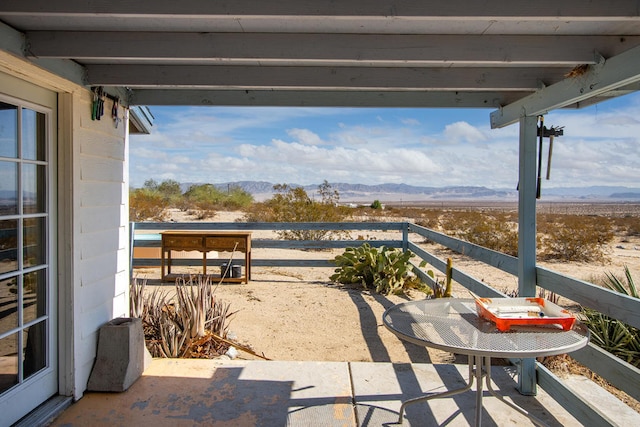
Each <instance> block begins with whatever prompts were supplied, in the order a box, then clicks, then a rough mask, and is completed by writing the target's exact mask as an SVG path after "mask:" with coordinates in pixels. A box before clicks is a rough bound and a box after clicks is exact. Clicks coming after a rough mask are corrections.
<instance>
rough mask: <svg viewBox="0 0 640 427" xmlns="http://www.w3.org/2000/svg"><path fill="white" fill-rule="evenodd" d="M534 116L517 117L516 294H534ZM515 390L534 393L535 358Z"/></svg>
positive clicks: (523, 370) (525, 361)
mask: <svg viewBox="0 0 640 427" xmlns="http://www.w3.org/2000/svg"><path fill="white" fill-rule="evenodd" d="M537 123H538V118H537V117H528V116H527V117H521V118H520V153H519V157H520V161H519V179H520V181H519V182H520V184H519V186H518V189H519V190H518V294H519V296H521V297H532V296H535V293H536V136H537V129H538V126H537ZM519 368H520V369H519V371H520V372H519V375H518V390H519V391H520V393H521V394H524V395H527V396H533V395H535V394H536V392H537V390H536V365H535V359H521V363H520V367H519Z"/></svg>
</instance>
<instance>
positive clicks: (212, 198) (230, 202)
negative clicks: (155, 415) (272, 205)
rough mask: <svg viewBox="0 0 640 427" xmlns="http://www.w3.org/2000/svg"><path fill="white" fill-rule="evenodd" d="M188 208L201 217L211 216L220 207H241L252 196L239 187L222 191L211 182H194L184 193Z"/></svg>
mask: <svg viewBox="0 0 640 427" xmlns="http://www.w3.org/2000/svg"><path fill="white" fill-rule="evenodd" d="M184 200H185V204H186V206H188V209H190V210H193V211H196V213H197V214H198V215H199V216H200V217H202V218H205V217H208V216H213V215H214V214H215V211H216V210H220V209H242V208H246V207H247V206H250V205H251V203H253V196H252V195H251V194H249V193H247V192H246V191H244V190H243V189H242V188H240V187H231V188H228V189H227V190H226V191H223V190H221V189H219V188H218V187H216V186H215V185H213V184H195V185H192V186H191V187H189V190H187V192H186V193H184Z"/></svg>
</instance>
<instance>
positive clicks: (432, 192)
mask: <svg viewBox="0 0 640 427" xmlns="http://www.w3.org/2000/svg"><path fill="white" fill-rule="evenodd" d="M190 185H192V183H191V184H182V186H183V189H184V190H186V189H188V188H189V186H190ZM273 185H274V184H272V183H270V182H266V181H235V182H225V183H220V184H215V186H216V187H218V188H220V189H222V190H226V189H229V188H231V187H240V188H242V189H243V190H244V191H246V192H248V193H250V194H252V195H253V197H254V198H255V199H256V200H257V201H261V200H265V199H268V198H270V197H271V196H272V195H273V194H274V191H273ZM288 185H289V186H290V187H303V188H304V190H305V191H306V192H307V194H309V195H310V196H313V195H315V194H317V190H318V186H319V184H313V185H298V184H288ZM330 185H331V188H332V189H334V190H337V191H338V193H339V194H340V200H341V201H343V202H372V201H373V200H380V201H381V202H392V201H396V202H397V201H407V202H408V201H445V200H486V201H493V200H495V201H517V200H518V192H517V191H516V189H515V188H513V189H491V188H487V187H481V186H448V187H422V186H414V185H408V184H376V185H367V184H348V183H342V182H337V183H330ZM542 200H547V201H556V200H557V201H585V202H596V201H601V202H606V201H609V202H625V201H627V202H640V188H631V187H622V186H590V187H560V188H544V186H543V187H542Z"/></svg>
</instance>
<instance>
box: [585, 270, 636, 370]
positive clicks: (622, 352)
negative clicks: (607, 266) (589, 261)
mask: <svg viewBox="0 0 640 427" xmlns="http://www.w3.org/2000/svg"><path fill="white" fill-rule="evenodd" d="M624 272H625V277H624V278H619V277H617V276H615V275H614V274H613V273H608V274H606V279H605V280H604V282H603V285H604V286H606V287H607V288H609V289H611V290H612V291H616V292H620V293H623V294H625V295H629V296H631V297H634V298H640V294H639V293H638V289H637V288H636V286H635V284H634V282H633V277H632V276H631V272H630V271H629V268H628V267H627V266H625V267H624ZM582 313H583V315H584V317H585V319H584V322H585V323H586V325H587V326H588V327H589V330H590V331H591V342H593V343H594V344H596V345H598V346H599V347H601V348H603V349H604V350H606V351H608V352H609V353H611V354H613V355H615V356H617V357H619V358H620V359H622V360H624V361H626V362H627V363H630V364H632V365H634V366H636V367H638V368H640V330H638V328H635V327H633V326H629V325H627V324H625V323H623V322H621V321H619V320H617V319H614V318H612V317H609V316H606V315H604V314H602V313H600V312H598V311H596V310H593V309H590V308H583V309H582Z"/></svg>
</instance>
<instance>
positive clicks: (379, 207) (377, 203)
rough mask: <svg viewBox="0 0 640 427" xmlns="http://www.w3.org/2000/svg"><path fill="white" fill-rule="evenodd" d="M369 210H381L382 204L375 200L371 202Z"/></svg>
mask: <svg viewBox="0 0 640 427" xmlns="http://www.w3.org/2000/svg"><path fill="white" fill-rule="evenodd" d="M370 208H371V209H382V203H380V200H378V199H376V200H374V201H373V203H371V206H370Z"/></svg>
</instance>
